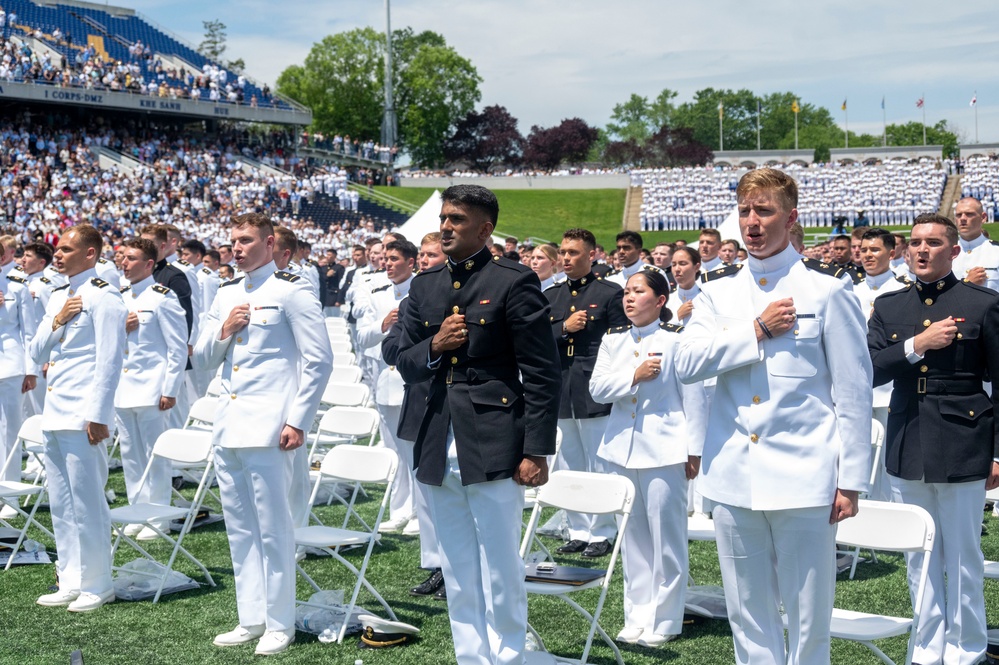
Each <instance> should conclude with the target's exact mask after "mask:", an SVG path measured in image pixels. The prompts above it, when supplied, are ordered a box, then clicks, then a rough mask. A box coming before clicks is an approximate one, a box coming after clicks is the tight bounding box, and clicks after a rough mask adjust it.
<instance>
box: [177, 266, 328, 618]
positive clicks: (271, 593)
mask: <svg viewBox="0 0 999 665" xmlns="http://www.w3.org/2000/svg"><path fill="white" fill-rule="evenodd" d="M298 279H300V278H297V277H295V276H294V275H291V274H290V273H286V272H282V271H276V270H275V266H274V262H273V261H271V262H269V263H267V264H265V265H263V266H261V267H260V268H257V269H256V270H251V271H250V272H247V273H245V274H244V276H243V277H240V278H237V279H235V280H232V281H229V282H226V283H225V284H223V285H222V286H221V287H220V288H219V291H218V295H217V296H216V297H215V303H214V304H213V305H212V310H211V312H210V313H209V315H208V318H207V319H206V320H205V326H204V329H203V331H202V334H201V337H200V338H199V339H198V344H197V346H196V347H195V351H194V356H193V361H194V363H195V365H196V366H197V367H199V368H201V369H209V370H213V369H215V368H217V367H219V366H221V367H222V395H221V396H220V397H219V405H218V411H217V413H216V417H215V426H214V430H213V435H212V439H213V442H214V445H215V460H216V465H217V467H216V468H217V473H218V482H219V490H220V492H221V497H222V511H223V516H224V517H225V525H226V533H227V535H228V537H229V549H230V551H231V553H232V559H233V571H234V573H235V577H236V605H237V609H238V612H239V623H240V625H241V626H257V625H263V624H266V629H267V630H269V631H276V630H289V629H291V628H293V627H294V625H295V538H294V524H293V522H292V516H291V509H290V507H289V502H288V491H289V487H288V483H289V478H290V475H291V463H292V455H291V454H289V453H288V452H286V451H282V450H281V449H280V448H279V447H278V444H279V442H280V436H281V431H282V429H283V428H284V426H285V425H286V424H287V425H290V426H291V427H295V428H297V429H300V430H302V432H304V436H308V432H309V430H310V429H311V427H312V423H313V419H314V418H315V415H316V409H317V408H318V406H319V398H320V397H321V396H322V391H323V389H324V387H325V386H326V382H327V381H328V380H329V375H330V372H331V368H332V364H333V358H332V353H331V351H330V341H329V336H328V335H327V334H326V326H325V325H324V324H323V317H322V312H321V310H320V309H319V307H318V304H317V303H316V301H315V298H314V297H313V296H312V294H311V293H309V291H308V290H307V289H303V288H301V287H300V286H299V285H297V284H295V283H294V282H295V281H297V280H298ZM246 303H249V304H250V321H249V323H248V324H247V326H246V327H244V328H242V329H241V330H239V331H237V332H236V333H234V334H233V335H232V336H231V337H228V338H226V339H220V335H221V332H222V325H223V323H224V322H225V320H226V319H227V318H228V317H229V314H230V312H231V311H232V310H233V308H235V307H236V306H237V305H242V304H246Z"/></svg>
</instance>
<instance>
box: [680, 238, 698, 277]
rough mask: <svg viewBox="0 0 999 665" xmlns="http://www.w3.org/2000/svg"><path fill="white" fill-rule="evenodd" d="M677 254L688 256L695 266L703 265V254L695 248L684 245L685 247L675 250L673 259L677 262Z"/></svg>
mask: <svg viewBox="0 0 999 665" xmlns="http://www.w3.org/2000/svg"><path fill="white" fill-rule="evenodd" d="M677 254H686V255H687V257H688V258H689V259H690V262H691V263H693V264H694V265H701V253H700V252H699V251H697V249H696V248H695V247H691V246H690V245H684V246H683V247H677V248H676V249H674V250H673V259H674V260H676V255H677ZM695 276H696V275H695Z"/></svg>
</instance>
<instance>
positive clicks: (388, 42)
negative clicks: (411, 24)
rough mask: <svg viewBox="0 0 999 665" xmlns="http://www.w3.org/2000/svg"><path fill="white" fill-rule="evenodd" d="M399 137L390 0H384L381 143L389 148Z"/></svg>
mask: <svg viewBox="0 0 999 665" xmlns="http://www.w3.org/2000/svg"><path fill="white" fill-rule="evenodd" d="M398 138H399V129H398V123H397V122H396V115H395V100H394V99H393V97H392V11H391V0H385V114H384V116H382V145H383V146H388V147H389V148H391V147H392V146H394V145H395V144H396V143H397V141H398Z"/></svg>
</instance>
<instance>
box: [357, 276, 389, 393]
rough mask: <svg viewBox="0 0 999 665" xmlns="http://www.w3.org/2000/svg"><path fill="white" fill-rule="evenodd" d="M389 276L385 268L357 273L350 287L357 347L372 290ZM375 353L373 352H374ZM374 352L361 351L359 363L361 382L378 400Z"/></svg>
mask: <svg viewBox="0 0 999 665" xmlns="http://www.w3.org/2000/svg"><path fill="white" fill-rule="evenodd" d="M389 283H390V282H389V279H388V277H386V276H385V270H384V268H383V269H382V270H378V271H375V272H369V273H367V274H364V275H355V276H354V281H353V283H352V284H351V285H350V289H348V293H350V294H351V297H352V299H353V300H352V302H353V312H354V318H355V319H357V325H356V327H355V332H354V342H355V344H354V346H355V348H357V347H359V346H360V339H359V338H360V325H361V317H362V316H364V312H366V311H367V310H368V301H369V300H370V299H371V292H372V291H373V290H374V289H377V288H380V287H382V286H385V285H386V284H389ZM372 353H373V352H372ZM372 353H367V354H365V353H361V354H359V355H358V357H357V364H358V366H359V367H360V368H361V383H363V384H364V385H366V386H367V387H368V390H370V391H371V398H372V399H373V400H375V403H376V404H377V402H378V381H377V379H378V362H377V360H376V359H375V357H374V355H372Z"/></svg>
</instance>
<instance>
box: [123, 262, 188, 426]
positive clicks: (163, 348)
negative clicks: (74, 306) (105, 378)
mask: <svg viewBox="0 0 999 665" xmlns="http://www.w3.org/2000/svg"><path fill="white" fill-rule="evenodd" d="M121 295H122V298H123V299H124V301H125V307H127V308H128V311H129V313H133V312H134V313H135V314H136V315H137V316H138V318H139V327H138V328H137V329H135V330H133V331H132V332H130V333H128V334H127V336H126V340H127V344H128V346H127V348H126V349H125V350H124V361H123V362H124V367H123V369H122V374H121V380H120V381H119V382H118V391H117V393H115V398H114V405H115V407H117V408H119V409H128V408H135V407H142V406H158V405H159V401H160V397H177V395H179V394H180V389H181V386H182V385H183V383H184V367H185V365H186V364H187V319H186V318H185V316H184V308H183V307H181V305H180V300H178V299H177V296H176V294H175V293H174V292H173V291H171V290H170V289H168V288H167V287H165V286H162V285H160V284H157V283H156V280H154V279H153V278H152V276H150V277H147V278H146V279H144V280H142V281H141V282H138V283H136V284H132V285H130V286H126V287H124V288H123V289H122V291H121Z"/></svg>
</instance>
